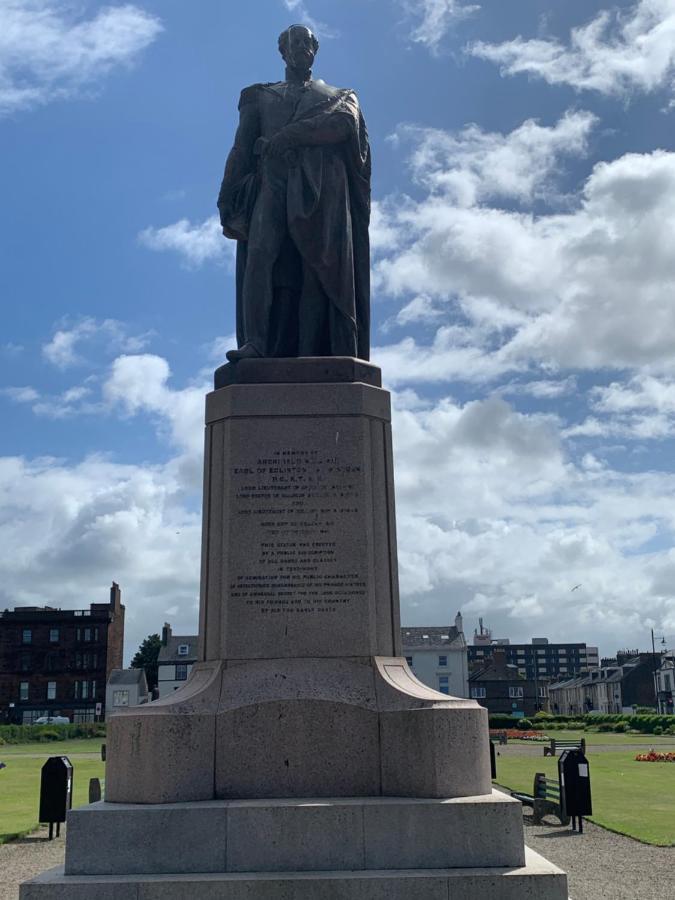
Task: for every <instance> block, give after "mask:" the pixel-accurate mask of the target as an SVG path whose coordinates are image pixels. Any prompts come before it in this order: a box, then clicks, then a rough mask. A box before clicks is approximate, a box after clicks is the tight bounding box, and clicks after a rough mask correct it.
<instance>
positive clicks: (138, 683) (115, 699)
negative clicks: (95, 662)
mask: <svg viewBox="0 0 675 900" xmlns="http://www.w3.org/2000/svg"><path fill="white" fill-rule="evenodd" d="M147 702H148V682H147V679H146V677H145V671H144V670H143V669H113V670H112V672H111V673H110V678H109V679H108V683H107V684H106V688H105V714H106V718H107V717H108V716H109V715H110V714H111V713H114V712H115V711H116V710H119V709H126V708H127V707H128V706H140V704H141V703H147Z"/></svg>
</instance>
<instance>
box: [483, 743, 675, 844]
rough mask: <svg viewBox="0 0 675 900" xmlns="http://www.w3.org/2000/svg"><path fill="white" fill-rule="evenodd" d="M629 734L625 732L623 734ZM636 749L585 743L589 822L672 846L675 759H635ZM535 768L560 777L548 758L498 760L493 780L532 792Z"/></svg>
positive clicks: (674, 838)
mask: <svg viewBox="0 0 675 900" xmlns="http://www.w3.org/2000/svg"><path fill="white" fill-rule="evenodd" d="M626 737H628V736H626ZM635 755H636V754H635V751H631V750H623V751H621V750H616V751H614V750H611V751H607V752H604V753H597V754H594V753H593V751H592V749H591V748H589V750H588V753H587V757H588V761H589V764H590V774H591V793H592V798H593V816H591V817H590V820H591V821H592V822H595V823H596V824H597V825H603V826H604V827H605V828H610V829H611V830H612V831H618V832H620V833H621V834H627V835H629V836H630V837H633V838H637V839H638V840H640V841H645V842H646V843H649V844H657V845H659V846H671V845H675V763H645V762H635ZM535 772H544V773H545V774H546V775H549V776H551V777H552V778H557V777H558V760H557V759H554V758H552V757H550V756H549V757H546V758H544V757H543V756H542V757H532V756H506V755H504V754H502V755H501V756H499V757H498V759H497V779H496V780H497V783H498V784H500V785H502V786H503V787H507V788H509V789H510V790H515V791H524V792H526V793H528V794H531V793H532V782H533V781H534V774H535Z"/></svg>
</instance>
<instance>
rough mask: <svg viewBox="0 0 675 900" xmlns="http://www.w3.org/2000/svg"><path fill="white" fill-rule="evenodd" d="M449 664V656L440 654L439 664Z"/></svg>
mask: <svg viewBox="0 0 675 900" xmlns="http://www.w3.org/2000/svg"><path fill="white" fill-rule="evenodd" d="M447 664H448V657H447V656H439V657H438V665H439V666H447Z"/></svg>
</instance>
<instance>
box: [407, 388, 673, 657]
mask: <svg viewBox="0 0 675 900" xmlns="http://www.w3.org/2000/svg"><path fill="white" fill-rule="evenodd" d="M393 422H394V446H395V451H396V463H397V466H396V485H397V509H398V519H399V532H398V533H399V564H400V574H401V589H402V603H403V619H404V621H406V622H409V623H411V624H413V623H418V624H422V623H425V622H426V623H429V622H442V621H448V620H449V619H450V618H451V614H452V615H454V611H455V610H456V609H457V608H460V607H461V608H462V611H463V612H464V614H465V626H466V627H468V628H470V627H471V623H472V620H477V618H478V616H479V615H484V616H486V617H487V620H488V623H489V624H490V625H491V626H493V628H494V629H495V633H496V634H504V635H510V636H511V637H514V636H519V637H520V638H521V639H529V638H531V636H532V634H533V633H536V632H538V631H540V632H541V633H544V634H547V635H549V636H555V637H556V639H568V640H586V641H588V642H589V643H594V642H598V643H600V644H601V646H602V647H603V648H604V651H603V652H606V653H607V654H609V653H610V652H611V651H613V650H615V649H616V647H617V646H620V645H621V644H622V643H624V642H625V641H626V640H627V635H628V634H634V635H636V640H637V642H638V643H640V644H641V645H643V646H644V644H645V643H646V640H647V636H648V628H649V625H648V624H647V623H648V622H649V621H650V620H655V621H658V622H660V623H663V627H664V628H665V627H667V623H668V622H670V623H671V624H672V623H673V622H675V595H674V594H673V593H672V591H671V588H670V586H669V585H670V583H672V581H671V582H668V580H667V579H668V574H667V573H669V572H672V570H673V553H672V551H671V550H670V549H669V548H670V547H672V544H673V534H674V533H675V513H674V511H673V508H672V502H671V499H670V498H671V497H672V493H673V490H675V477H674V476H673V475H672V474H666V473H658V472H651V473H641V474H636V475H630V474H626V473H622V472H617V471H615V470H613V469H611V468H609V467H607V466H606V465H605V464H603V463H601V462H600V461H598V460H597V459H593V458H591V457H586V458H584V460H583V461H582V462H581V463H580V464H579V465H575V464H574V463H573V462H572V460H571V459H570V458H569V457H568V455H567V452H566V442H565V440H564V439H563V437H562V435H561V432H560V426H559V424H558V423H557V422H556V420H555V419H552V418H550V417H546V416H539V415H536V416H532V415H524V414H522V413H518V412H516V411H515V410H514V409H513V408H512V407H510V406H509V405H508V404H506V403H504V402H503V401H501V400H498V399H497V398H495V397H491V398H488V399H486V400H484V401H474V402H470V403H466V404H464V405H460V404H457V403H455V402H453V401H452V400H450V399H449V398H445V399H442V400H440V401H438V402H437V403H435V404H433V405H432V406H431V407H429V406H427V407H425V408H415V405H414V404H412V406H411V405H410V404H409V403H408V402H407V400H406V399H404V403H403V407H401V405H400V404H399V402H398V396H397V395H395V396H394V420H393ZM655 540H656V541H658V542H659V543H660V544H661V546H664V547H665V548H666V549H663V550H661V551H656V550H652V551H650V552H646V551H645V549H644V548H645V546H646V545H648V544H651V543H652V542H654V541H655ZM656 573H658V575H657V574H656ZM578 582H582V583H583V588H582V589H580V590H578V591H575V592H574V593H573V594H570V589H571V587H572V586H573V585H574V584H576V583H578ZM641 634H642V635H644V638H643V639H642V640H641V638H640V635H641Z"/></svg>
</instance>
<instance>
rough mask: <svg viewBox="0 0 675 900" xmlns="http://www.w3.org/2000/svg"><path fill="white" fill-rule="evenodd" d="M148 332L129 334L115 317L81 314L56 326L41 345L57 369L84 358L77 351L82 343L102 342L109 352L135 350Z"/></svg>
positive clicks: (43, 353)
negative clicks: (75, 320)
mask: <svg viewBox="0 0 675 900" xmlns="http://www.w3.org/2000/svg"><path fill="white" fill-rule="evenodd" d="M150 337H151V335H150V333H146V334H141V335H130V334H128V332H127V326H126V325H124V323H122V322H119V321H117V320H116V319H104V320H102V321H99V320H97V319H92V318H89V317H88V318H84V319H81V320H80V321H78V322H76V323H75V324H74V325H69V324H68V323H67V322H66V323H64V324H63V325H62V327H60V328H58V329H57V330H56V332H55V333H54V335H53V337H52V338H51V340H50V341H48V342H47V343H46V344H45V345H44V346H43V347H42V355H43V356H44V358H45V359H46V360H47V361H48V362H50V363H52V365H54V366H56V367H57V368H59V369H67V368H70V367H71V366H75V365H80V364H82V363H84V362H85V360H84V358H83V357H82V356H81V354H80V352H79V348H80V347H81V346H82V344H85V343H90V344H92V343H93V344H96V345H99V347H100V346H103V347H104V348H105V350H106V351H107V355H109V354H110V352H111V351H112V352H119V351H126V352H135V351H138V350H141V349H143V347H145V345H146V344H147V343H148V341H149V339H150Z"/></svg>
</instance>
